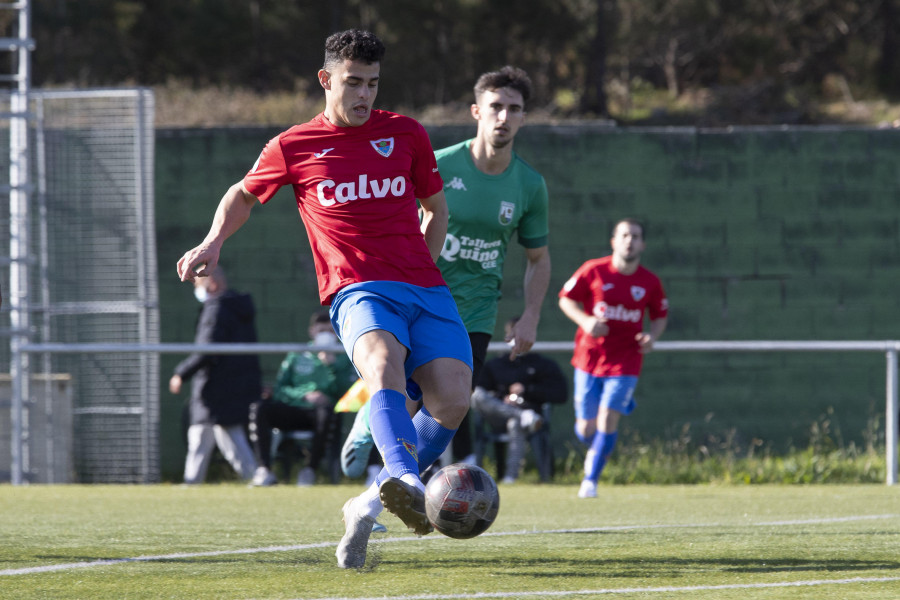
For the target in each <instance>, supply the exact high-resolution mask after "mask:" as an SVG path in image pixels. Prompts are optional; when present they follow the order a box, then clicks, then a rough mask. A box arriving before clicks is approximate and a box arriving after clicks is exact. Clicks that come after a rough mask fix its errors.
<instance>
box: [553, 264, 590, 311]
mask: <svg viewBox="0 0 900 600" xmlns="http://www.w3.org/2000/svg"><path fill="white" fill-rule="evenodd" d="M588 268H589V266H588V263H585V264H583V265H581V266H580V267H578V270H577V271H575V274H574V275H572V276H571V277H570V278H569V280H568V281H566V283H565V284H563V287H562V289H561V290H559V297H560V298H569V299H570V300H574V301H576V302H581V303H582V304H586V303H587V302H588V300H589V299H590V292H591V288H590V282H589V281H588V278H587V277H585V274H586V273H587V271H588Z"/></svg>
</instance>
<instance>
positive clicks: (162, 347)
mask: <svg viewBox="0 0 900 600" xmlns="http://www.w3.org/2000/svg"><path fill="white" fill-rule="evenodd" d="M573 347H574V343H573V342H537V343H536V344H535V345H534V348H533V350H535V351H537V352H571V351H572V350H573ZM21 350H22V351H23V352H29V353H43V352H48V353H82V352H84V353H90V352H101V353H105V352H113V353H117V352H158V353H160V354H189V353H191V352H201V353H204V354H283V353H287V352H302V351H305V350H313V351H319V350H330V351H335V352H343V346H317V345H310V344H103V343H91V344H61V343H46V344H27V345H24V346H22V348H21ZM488 350H489V351H491V352H502V351H505V350H508V346H507V345H506V344H504V343H502V342H492V343H491V344H490V346H489V347H488ZM654 351H656V352H880V353H883V354H884V355H885V359H886V378H885V436H884V438H885V452H886V455H887V457H886V459H887V460H886V467H887V468H886V471H887V476H886V483H887V485H895V484H896V483H897V429H898V422H897V421H898V418H900V404H898V382H897V354H898V352H900V340H885V341H703V342H699V341H684V342H657V343H656V345H655V346H654ZM13 402H15V399H13Z"/></svg>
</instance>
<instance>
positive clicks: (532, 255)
mask: <svg viewBox="0 0 900 600" xmlns="http://www.w3.org/2000/svg"><path fill="white" fill-rule="evenodd" d="M525 253H526V258H527V261H528V262H527V264H526V266H525V279H524V281H523V289H524V292H525V308H524V309H523V310H522V316H521V317H520V318H519V321H518V322H517V323H516V325H515V327H514V328H513V331H514V337H515V345H514V346H513V349H512V352H510V359H515V357H516V356H518V355H520V354H524V353H525V352H528V351H529V350H531V347H532V346H533V345H534V342H535V340H536V339H537V328H538V322H539V321H540V319H541V306H542V305H543V304H544V297H545V296H546V295H547V288H548V287H549V286H550V251H549V250H548V248H547V246H542V247H540V248H528V249H527V250H526V251H525ZM507 341H509V340H507Z"/></svg>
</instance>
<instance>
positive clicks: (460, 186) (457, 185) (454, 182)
mask: <svg viewBox="0 0 900 600" xmlns="http://www.w3.org/2000/svg"><path fill="white" fill-rule="evenodd" d="M444 187H448V188H450V189H454V190H462V191H464V192H468V191H469V190H468V189H466V184H465V183H463V180H462V179H460V178H459V177H454V178H453V179H451V180H450V183H448V184H447V185H445V186H444Z"/></svg>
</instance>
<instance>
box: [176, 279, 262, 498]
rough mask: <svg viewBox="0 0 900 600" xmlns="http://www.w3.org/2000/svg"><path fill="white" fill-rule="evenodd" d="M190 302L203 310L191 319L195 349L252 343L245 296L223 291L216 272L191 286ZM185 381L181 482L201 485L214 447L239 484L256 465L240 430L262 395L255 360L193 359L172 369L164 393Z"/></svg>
mask: <svg viewBox="0 0 900 600" xmlns="http://www.w3.org/2000/svg"><path fill="white" fill-rule="evenodd" d="M194 296H195V297H196V298H197V300H198V301H199V302H201V303H202V304H203V307H202V308H201V310H200V315H199V317H198V319H197V332H196V337H195V340H194V342H195V343H197V344H212V343H238V342H247V343H252V342H256V324H255V316H256V309H255V308H254V306H253V300H252V298H251V297H250V296H249V295H248V294H240V293H238V292H236V291H234V290H231V289H229V288H228V280H227V278H226V277H225V271H224V270H223V269H222V267H216V268H215V269H213V271H212V273H211V274H210V276H209V277H204V278H202V279H200V278H198V279H195V280H194ZM187 380H190V381H191V399H190V426H189V427H188V432H187V442H188V451H187V458H186V459H185V462H184V482H185V483H188V484H195V483H203V481H205V480H206V471H207V469H208V468H209V462H210V459H211V458H212V453H213V450H214V449H215V447H216V446H218V447H219V451H220V452H221V453H222V455H223V456H224V457H225V459H226V460H227V461H228V462H229V463H230V464H231V466H232V467H233V468H234V470H235V471H236V472H237V473H238V475H240V476H241V478H243V479H250V478H251V477H252V476H253V472H254V470H255V469H256V460H255V459H254V457H253V452H252V450H251V449H250V444H249V443H248V442H247V435H246V432H245V427H246V425H247V414H248V410H249V407H250V404H251V403H252V402H256V401H257V400H259V397H260V394H261V392H262V372H261V369H260V366H259V357H258V356H256V355H249V354H240V355H238V354H201V353H194V354H191V355H190V356H188V357H187V358H186V359H184V360H183V361H181V362H180V363H179V364H178V366H177V367H175V373H174V374H173V375H172V377H171V379H169V391H170V392H172V393H173V394H178V393H180V392H181V388H182V385H183V383H184V382H185V381H187Z"/></svg>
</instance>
